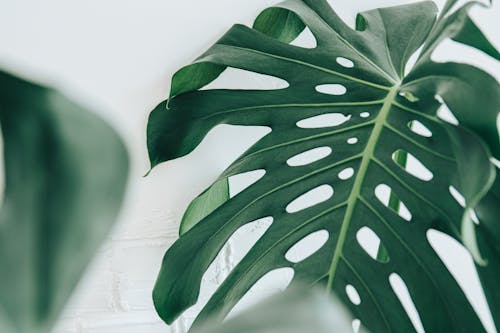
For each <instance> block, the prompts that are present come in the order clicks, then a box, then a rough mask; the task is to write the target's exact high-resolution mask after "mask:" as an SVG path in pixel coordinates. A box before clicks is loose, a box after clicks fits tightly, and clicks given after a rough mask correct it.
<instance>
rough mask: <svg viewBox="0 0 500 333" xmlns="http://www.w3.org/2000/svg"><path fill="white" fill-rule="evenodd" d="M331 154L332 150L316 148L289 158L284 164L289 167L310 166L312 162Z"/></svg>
mask: <svg viewBox="0 0 500 333" xmlns="http://www.w3.org/2000/svg"><path fill="white" fill-rule="evenodd" d="M331 153H332V148H330V147H318V148H313V149H311V150H307V151H305V152H302V153H300V154H297V155H295V156H292V157H290V158H289V159H288V160H287V161H286V164H288V165H289V166H291V167H295V166H302V165H307V164H311V163H313V162H316V161H319V160H321V159H323V158H325V157H327V156H328V155H330V154H331Z"/></svg>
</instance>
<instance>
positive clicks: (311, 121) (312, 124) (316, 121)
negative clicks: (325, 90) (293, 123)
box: [297, 113, 351, 128]
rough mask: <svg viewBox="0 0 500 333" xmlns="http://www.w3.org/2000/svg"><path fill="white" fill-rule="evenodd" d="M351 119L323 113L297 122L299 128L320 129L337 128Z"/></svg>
mask: <svg viewBox="0 0 500 333" xmlns="http://www.w3.org/2000/svg"><path fill="white" fill-rule="evenodd" d="M349 119H351V116H350V115H349V116H345V115H343V114H342V113H325V114H321V115H319V116H314V117H310V118H306V119H302V120H300V121H298V122H297V126H298V127H300V128H322V127H332V126H339V125H342V124H343V123H345V122H347V121H348V120H349Z"/></svg>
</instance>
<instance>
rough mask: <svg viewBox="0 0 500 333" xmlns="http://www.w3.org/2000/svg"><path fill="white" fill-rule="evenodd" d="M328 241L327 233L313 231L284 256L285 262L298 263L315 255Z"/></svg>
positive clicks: (324, 231)
mask: <svg viewBox="0 0 500 333" xmlns="http://www.w3.org/2000/svg"><path fill="white" fill-rule="evenodd" d="M327 240H328V231H326V230H319V231H315V232H313V233H311V234H309V235H307V236H306V237H304V238H302V239H301V240H300V241H298V242H297V243H295V245H293V246H292V247H291V248H290V249H288V251H287V252H286V254H285V258H286V260H288V261H290V262H293V263H298V262H301V261H302V260H304V259H306V258H308V257H310V256H311V255H313V254H314V253H316V252H317V251H318V250H319V249H320V248H321V247H322V246H323V245H325V243H326V241H327Z"/></svg>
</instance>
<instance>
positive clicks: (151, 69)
mask: <svg viewBox="0 0 500 333" xmlns="http://www.w3.org/2000/svg"><path fill="white" fill-rule="evenodd" d="M276 2H277V1H274V0H252V1H246V0H211V1H207V0H182V1H172V0H170V1H169V0H142V1H132V0H85V1H81V0H80V1H76V0H45V1H43V2H42V1H36V0H33V1H27V0H0V41H1V42H0V67H3V68H8V69H11V70H14V71H17V72H19V73H25V74H26V75H29V76H33V75H35V77H36V78H37V79H39V80H41V81H43V82H48V83H50V84H53V85H55V86H57V87H59V88H60V89H63V90H64V91H66V92H67V93H68V94H70V95H72V96H74V97H75V98H77V99H79V100H81V101H85V103H87V104H90V105H93V106H95V107H96V108H97V109H98V110H100V113H101V114H102V115H103V116H104V117H105V118H106V119H107V120H108V121H110V122H111V123H112V124H114V126H115V127H116V128H117V129H118V130H119V131H120V132H121V134H122V135H123V137H124V139H125V140H126V141H127V144H128V147H129V150H130V153H131V156H132V164H133V165H132V172H131V176H130V186H129V191H128V198H127V202H126V204H125V207H124V209H123V212H122V215H121V218H120V221H119V223H118V225H117V226H116V228H115V230H114V232H113V233H112V234H111V235H110V236H109V238H108V240H107V241H106V243H105V244H104V245H103V246H102V248H101V249H100V251H99V253H98V255H97V257H96V259H95V260H94V261H93V263H92V264H91V267H90V269H89V271H88V273H87V274H86V276H85V277H84V279H83V281H82V282H81V284H80V286H79V288H78V290H77V292H76V293H75V295H74V297H73V298H72V300H71V302H70V304H69V305H68V308H67V310H66V311H65V313H64V314H63V316H62V318H61V320H60V322H59V325H58V327H57V328H56V330H55V332H57V333H63V332H64V333H70V332H71V333H73V332H78V333H90V332H93V333H101V332H102V333H104V332H106V333H113V332H117V333H118V332H120V333H129V332H130V333H136V332H149V333H154V332H184V330H185V326H186V323H187V322H189V318H187V319H181V320H180V321H179V322H178V323H176V324H174V325H173V326H172V327H170V328H167V327H166V325H164V324H163V323H162V322H161V321H160V320H159V319H158V317H157V316H156V314H155V312H154V309H153V306H152V302H151V289H152V286H153V283H154V280H155V278H156V274H157V272H158V269H159V266H160V263H161V258H162V256H163V254H164V252H165V250H166V249H167V248H168V247H169V246H170V245H171V244H172V243H173V242H174V241H175V239H176V237H177V227H178V222H179V219H180V217H181V216H182V213H183V211H184V209H185V207H186V206H187V204H188V203H189V201H190V200H191V199H192V198H193V197H195V196H196V194H198V193H199V192H200V191H202V190H203V189H204V188H205V187H206V186H208V185H209V184H210V183H211V182H212V181H213V180H214V179H215V177H216V176H217V175H218V174H219V173H220V172H221V171H222V170H223V169H224V167H225V166H227V165H228V164H229V163H230V161H231V160H233V159H234V158H236V157H237V156H238V155H239V154H240V153H241V152H242V151H243V150H244V148H245V147H248V146H249V145H250V144H251V143H252V142H253V140H255V138H256V137H258V135H259V132H258V131H255V130H252V129H248V128H245V129H241V128H238V129H236V128H233V127H220V128H218V129H217V130H215V131H213V132H211V133H210V134H209V136H208V138H207V139H206V140H205V141H204V142H203V143H202V145H201V147H199V148H198V149H196V150H195V152H193V153H192V154H191V155H190V156H187V157H184V158H181V159H179V160H176V161H172V162H169V163H166V164H163V165H161V166H159V167H157V168H156V169H155V170H154V171H153V172H152V173H151V175H150V176H149V177H147V178H143V177H142V175H143V174H144V173H145V172H146V171H147V170H148V162H147V153H146V149H145V127H146V120H147V116H148V113H149V111H150V110H151V109H152V108H153V107H154V106H155V105H156V104H157V103H158V102H159V101H160V100H162V99H163V98H165V97H166V95H167V92H168V89H169V81H170V76H171V75H172V74H173V73H174V72H175V70H176V69H178V68H179V67H180V66H182V65H184V64H187V63H188V62H189V61H190V60H192V59H193V58H195V57H196V56H197V55H199V54H200V53H201V52H202V51H203V50H204V49H206V48H207V47H208V46H209V45H210V44H211V43H213V42H214V41H215V40H216V39H217V38H218V37H219V36H220V35H221V34H222V33H224V31H225V30H227V29H228V28H229V27H230V26H231V25H232V24H233V23H236V22H239V23H245V24H251V22H252V19H253V18H254V17H255V16H256V15H257V13H258V12H259V10H260V9H263V8H264V7H266V6H267V5H271V4H273V3H276ZM402 2H403V1H397V0H392V1H389V0H378V1H363V2H357V1H352V0H337V1H332V3H334V5H335V7H336V8H338V11H339V13H340V14H343V15H346V17H348V19H349V20H350V21H351V22H352V20H353V18H354V13H355V12H356V11H358V10H362V9H367V8H371V7H373V6H383V5H394V4H400V3H402ZM442 2H443V1H439V3H442ZM474 14H475V17H477V18H478V22H479V24H480V25H481V26H482V27H483V28H484V30H486V31H489V35H490V36H491V37H492V39H493V41H495V42H496V44H497V45H500V25H499V23H498V21H497V18H498V17H499V14H500V12H499V6H498V5H497V6H496V7H495V8H494V10H492V11H489V12H485V11H480V10H474ZM495 16H496V17H495ZM450 50H451V49H447V50H442V52H441V55H442V57H445V58H457V56H458V55H464V56H466V57H468V58H467V59H468V61H469V62H473V63H479V64H480V65H482V66H490V67H491V68H493V67H494V71H495V73H496V74H499V73H500V70H499V67H498V65H497V64H494V63H493V62H492V61H490V60H485V59H486V58H484V57H482V56H479V55H478V54H477V53H475V52H470V51H469V50H466V51H460V52H453V51H450ZM458 53H460V54H458ZM229 80H230V79H229ZM257 84H258V83H257ZM262 84H264V83H262ZM258 230H261V231H262V225H261V227H260V229H259V227H258V226H257V227H254V228H253V229H252V232H253V234H254V235H255V233H257V232H258ZM245 241H246V242H247V243H248V242H250V240H249V238H248V237H246V238H245ZM234 244H236V243H233V245H232V246H231V248H228V249H226V250H225V251H224V253H223V255H222V256H221V258H219V259H218V261H217V264H216V267H214V272H215V273H214V274H213V276H212V277H208V278H207V281H206V285H207V286H208V287H211V288H212V289H213V287H214V286H215V285H216V283H217V282H220V280H221V278H222V276H223V275H224V274H225V273H227V271H228V269H229V268H230V267H231V265H232V264H233V263H234V261H235V260H236V257H237V256H239V255H241V251H242V249H241V248H239V247H237V246H235V245H234ZM466 259H467V258H466ZM466 259H465V260H466ZM459 260H460V261H458V262H459V263H460V262H461V261H462V259H459ZM277 279H278V280H280V279H281V280H283V279H285V277H284V276H281V277H278V278H277ZM466 279H468V278H466ZM473 280H474V276H472V275H471V277H470V281H472V282H470V281H469V280H466V283H467V284H469V285H471V286H472V287H470V288H472V289H471V290H472V291H471V294H472V295H473V296H472V297H476V296H474V295H476V294H478V293H477V292H476V291H475V290H474V288H475V287H474V284H473V283H474V281H473ZM476 287H477V286H476ZM273 289H274V287H272V286H270V285H269V286H267V287H264V288H262V290H264V291H267V292H269V291H270V290H273ZM480 296H481V295H479V296H478V297H476V298H477V299H478V300H477V301H476V302H477V303H478V304H479V307H482V310H480V311H481V313H482V316H483V317H484V318H486V319H485V321H488V314H487V311H486V312H485V311H484V303H481V302H482V300H481V297H480ZM192 315H193V313H192V312H191V313H190V314H189V315H188V316H187V317H192ZM489 325H491V323H490V324H489Z"/></svg>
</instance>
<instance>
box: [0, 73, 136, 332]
mask: <svg viewBox="0 0 500 333" xmlns="http://www.w3.org/2000/svg"><path fill="white" fill-rule="evenodd" d="M0 123H1V126H2V134H3V147H4V155H5V195H4V202H3V206H2V209H1V212H0V267H1V273H0V276H1V278H0V281H1V283H0V322H1V323H2V324H1V325H2V327H0V329H3V330H2V332H23V333H24V332H26V333H28V332H29V333H33V332H35V333H37V332H47V331H49V330H50V329H51V327H52V324H53V322H54V320H55V319H56V318H57V315H58V314H59V312H60V311H61V309H62V307H63V306H64V304H65V302H66V300H67V299H68V297H69V295H70V293H71V292H72V290H73V289H74V287H75V285H76V283H77V282H78V280H79V278H80V275H81V274H82V272H83V270H84V268H85V267H86V265H87V264H88V262H89V260H90V258H91V257H92V255H93V254H94V252H95V251H96V250H97V247H98V245H99V244H100V243H101V241H102V240H103V239H104V237H105V236H106V234H107V232H108V231H109V229H110V227H111V225H112V224H113V222H114V221H115V219H116V215H117V213H118V209H119V207H120V204H121V201H122V197H123V193H124V190H125V183H126V178H127V170H128V157H127V153H126V151H125V147H124V146H123V143H122V142H121V140H120V138H119V137H118V136H117V134H116V133H115V132H114V131H113V130H112V129H111V128H110V127H109V126H108V125H106V124H105V123H104V122H103V121H102V120H101V119H100V118H98V117H97V116H96V115H94V114H93V113H90V112H88V111H87V110H84V109H83V108H81V107H80V106H78V105H76V104H74V103H72V102H70V101H69V100H68V99H66V98H64V97H63V96H61V95H60V94H59V93H57V92H56V91H54V90H51V89H46V88H43V87H41V86H38V85H35V84H32V83H29V82H26V81H24V80H21V79H18V78H16V77H14V76H11V75H9V74H7V73H4V72H0Z"/></svg>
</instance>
